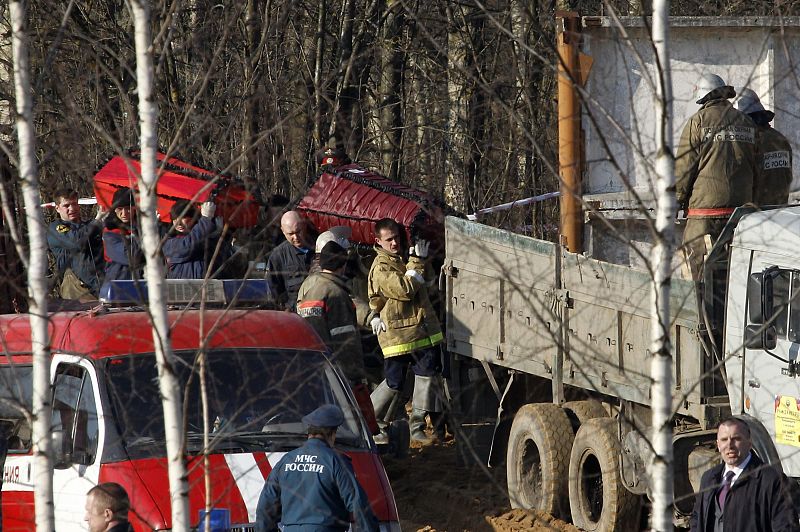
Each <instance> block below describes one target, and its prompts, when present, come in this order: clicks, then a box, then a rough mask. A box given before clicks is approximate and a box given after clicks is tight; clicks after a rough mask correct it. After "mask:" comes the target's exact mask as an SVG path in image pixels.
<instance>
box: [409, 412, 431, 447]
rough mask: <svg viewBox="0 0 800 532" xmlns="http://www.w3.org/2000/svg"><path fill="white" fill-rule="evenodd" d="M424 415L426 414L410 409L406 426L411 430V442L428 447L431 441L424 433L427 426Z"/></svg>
mask: <svg viewBox="0 0 800 532" xmlns="http://www.w3.org/2000/svg"><path fill="white" fill-rule="evenodd" d="M425 414H426V412H425V411H424V410H420V409H419V408H414V409H412V410H411V417H410V418H409V420H408V424H409V428H410V429H411V441H415V442H417V443H421V444H422V445H430V444H432V443H433V439H432V438H431V437H430V436H428V434H427V433H426V432H425V429H426V428H427V426H428V422H427V421H426V420H425Z"/></svg>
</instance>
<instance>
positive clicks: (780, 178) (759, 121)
mask: <svg viewBox="0 0 800 532" xmlns="http://www.w3.org/2000/svg"><path fill="white" fill-rule="evenodd" d="M736 108H737V109H738V110H739V111H741V112H743V113H744V114H746V115H747V116H749V117H750V118H751V119H752V120H753V122H755V124H756V177H755V183H754V184H753V203H755V204H756V205H759V206H763V205H783V204H784V203H787V202H788V201H789V187H790V185H791V184H792V146H791V144H789V141H788V140H787V139H786V137H784V136H783V135H782V134H781V133H780V132H779V131H777V130H775V129H773V128H772V127H771V126H770V125H769V123H770V122H771V121H772V119H773V118H775V113H773V112H772V111H767V110H766V109H764V106H763V105H762V104H761V100H760V99H759V98H758V95H757V94H756V93H755V92H753V91H752V90H750V89H747V88H744V89H741V90H739V98H738V99H737V100H736Z"/></svg>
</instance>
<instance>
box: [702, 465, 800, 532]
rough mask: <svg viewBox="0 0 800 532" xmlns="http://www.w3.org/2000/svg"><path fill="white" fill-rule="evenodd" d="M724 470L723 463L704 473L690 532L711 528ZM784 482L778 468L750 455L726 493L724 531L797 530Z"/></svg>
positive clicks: (794, 514) (792, 508)
mask: <svg viewBox="0 0 800 532" xmlns="http://www.w3.org/2000/svg"><path fill="white" fill-rule="evenodd" d="M724 469H725V464H719V465H717V466H715V467H712V468H711V469H709V470H708V471H706V472H705V473H704V474H703V478H702V480H701V481H700V493H698V494H696V495H695V502H694V510H692V518H691V523H692V532H711V531H713V530H714V507H715V502H714V498H715V497H717V495H718V493H719V489H720V486H721V484H722V474H723V471H724ZM786 482H787V481H786V480H785V478H784V476H783V473H782V472H781V471H780V470H778V469H776V468H774V467H771V466H767V465H764V463H763V462H761V460H759V459H758V457H757V456H756V455H752V458H751V459H750V463H748V464H747V467H746V468H745V469H744V471H743V472H742V474H741V475H740V476H739V478H738V479H737V480H736V482H734V483H733V486H732V487H731V490H730V492H729V493H728V498H727V501H726V503H725V514H724V517H723V528H724V530H725V532H769V531H772V532H787V531H798V530H800V525H798V520H797V514H796V513H795V510H794V507H793V506H792V502H791V498H790V496H789V492H788V488H787V484H786Z"/></svg>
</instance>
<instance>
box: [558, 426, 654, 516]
mask: <svg viewBox="0 0 800 532" xmlns="http://www.w3.org/2000/svg"><path fill="white" fill-rule="evenodd" d="M620 450H621V445H620V442H619V439H618V438H617V422H616V421H615V420H613V419H609V418H595V419H589V420H587V421H586V422H584V423H583V425H581V428H580V429H578V433H577V434H576V435H575V442H574V443H573V444H572V453H571V455H570V459H569V505H570V509H571V511H572V523H573V524H574V525H575V526H576V527H578V528H580V529H582V530H586V531H589V532H594V531H597V532H611V531H615V530H620V531H624V530H633V529H635V528H636V527H637V526H638V525H639V512H640V499H639V497H638V496H637V495H634V494H633V493H631V492H629V491H628V490H627V489H625V486H623V484H622V480H621V479H620V476H619V458H620Z"/></svg>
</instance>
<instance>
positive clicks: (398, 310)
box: [368, 246, 442, 358]
mask: <svg viewBox="0 0 800 532" xmlns="http://www.w3.org/2000/svg"><path fill="white" fill-rule="evenodd" d="M375 251H376V252H377V256H376V257H375V260H374V261H373V263H372V267H371V268H370V270H369V280H368V294H369V306H370V308H371V309H372V310H374V311H375V312H377V313H379V314H380V316H381V319H382V320H383V322H384V323H385V324H386V329H387V330H386V332H381V333H380V334H378V343H379V344H380V346H381V350H382V351H383V356H384V357H386V358H388V357H392V356H398V355H405V354H407V353H411V352H413V351H416V350H418V349H423V348H425V347H430V346H433V345H436V344H438V343H440V342H441V341H442V330H441V328H440V327H439V320H438V319H436V314H435V312H434V310H433V306H432V305H431V302H430V299H429V298H428V290H427V288H426V287H425V283H420V282H419V281H416V280H414V279H412V278H411V277H406V275H405V274H406V271H407V270H416V271H417V272H418V273H419V274H420V275H422V276H423V277H424V276H425V264H424V262H423V261H422V260H420V259H419V258H417V257H411V258H410V259H409V260H408V264H404V263H403V259H402V257H400V256H399V255H395V254H392V253H389V252H387V251H385V250H384V249H383V248H381V247H380V246H376V247H375Z"/></svg>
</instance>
